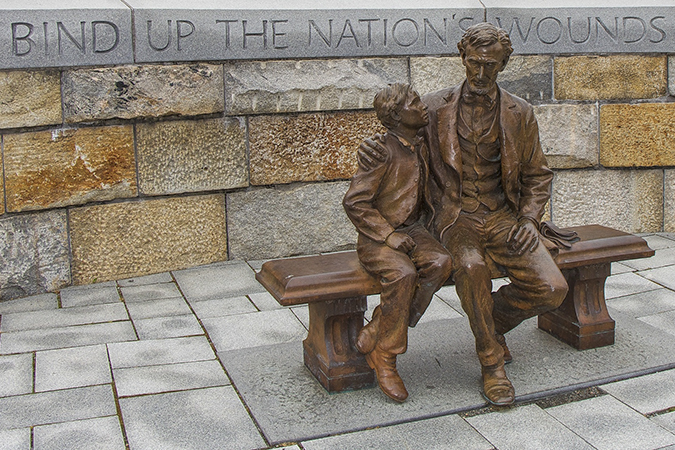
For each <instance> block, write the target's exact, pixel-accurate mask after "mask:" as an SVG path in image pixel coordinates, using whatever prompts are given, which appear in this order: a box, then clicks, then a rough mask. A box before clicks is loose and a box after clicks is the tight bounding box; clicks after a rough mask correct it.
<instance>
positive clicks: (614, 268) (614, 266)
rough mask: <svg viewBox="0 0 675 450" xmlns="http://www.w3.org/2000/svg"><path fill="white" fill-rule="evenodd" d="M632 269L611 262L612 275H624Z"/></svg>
mask: <svg viewBox="0 0 675 450" xmlns="http://www.w3.org/2000/svg"><path fill="white" fill-rule="evenodd" d="M633 271H634V270H633V268H632V267H628V266H627V265H625V264H621V263H618V262H613V263H612V275H618V274H620V273H626V272H633Z"/></svg>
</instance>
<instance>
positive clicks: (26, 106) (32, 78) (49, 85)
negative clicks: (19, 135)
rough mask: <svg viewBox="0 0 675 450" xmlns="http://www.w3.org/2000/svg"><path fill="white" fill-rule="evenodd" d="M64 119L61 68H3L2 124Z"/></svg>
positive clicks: (0, 80)
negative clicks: (27, 69) (59, 70)
mask: <svg viewBox="0 0 675 450" xmlns="http://www.w3.org/2000/svg"><path fill="white" fill-rule="evenodd" d="M56 123H61V79H60V76H59V72H58V71H12V72H0V128H18V127H35V126H39V125H51V124H56Z"/></svg>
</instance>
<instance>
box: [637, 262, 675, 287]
mask: <svg viewBox="0 0 675 450" xmlns="http://www.w3.org/2000/svg"><path fill="white" fill-rule="evenodd" d="M640 275H642V276H644V277H645V278H647V279H649V280H652V281H654V282H655V283H658V284H660V285H661V286H663V287H667V288H668V289H672V290H675V264H674V265H670V266H666V267H660V268H658V269H651V270H645V271H643V272H640Z"/></svg>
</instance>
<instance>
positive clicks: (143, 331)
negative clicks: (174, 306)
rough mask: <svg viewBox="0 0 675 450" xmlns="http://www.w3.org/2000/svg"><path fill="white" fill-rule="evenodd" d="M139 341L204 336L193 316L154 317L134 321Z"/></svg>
mask: <svg viewBox="0 0 675 450" xmlns="http://www.w3.org/2000/svg"><path fill="white" fill-rule="evenodd" d="M134 326H135V327H136V333H138V338H139V339H166V338H174V337H186V336H197V335H200V334H204V330H202V328H201V326H200V325H199V322H198V321H197V318H196V317H195V316H194V315H192V314H189V315H185V316H171V317H152V318H149V319H138V320H134Z"/></svg>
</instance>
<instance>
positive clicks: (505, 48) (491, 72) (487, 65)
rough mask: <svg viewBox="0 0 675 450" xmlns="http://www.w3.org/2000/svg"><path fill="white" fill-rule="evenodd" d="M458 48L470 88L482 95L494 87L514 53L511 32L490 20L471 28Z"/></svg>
mask: <svg viewBox="0 0 675 450" xmlns="http://www.w3.org/2000/svg"><path fill="white" fill-rule="evenodd" d="M457 48H458V49H459V55H460V56H461V57H462V64H464V67H466V79H467V81H468V84H469V90H471V92H474V93H476V94H483V95H484V94H487V93H488V92H490V91H491V90H492V89H493V87H494V85H495V83H496V81H497V75H498V74H499V72H501V71H502V70H504V67H506V63H507V62H508V61H509V57H510V56H511V53H513V47H512V46H511V39H510V38H509V34H508V33H507V32H506V31H504V30H502V29H501V28H497V27H495V26H494V25H492V24H490V23H487V22H483V23H479V24H476V25H473V26H472V27H469V29H468V30H466V32H465V33H464V36H462V40H461V41H459V43H458V44H457Z"/></svg>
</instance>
